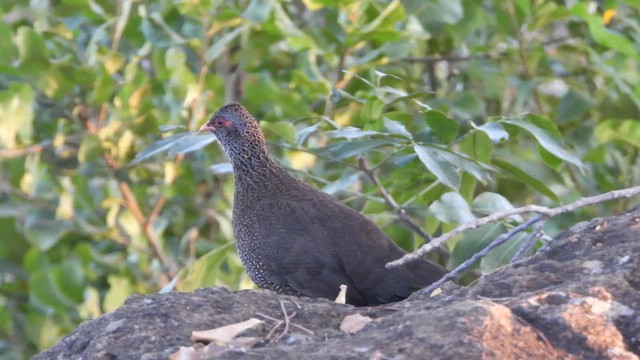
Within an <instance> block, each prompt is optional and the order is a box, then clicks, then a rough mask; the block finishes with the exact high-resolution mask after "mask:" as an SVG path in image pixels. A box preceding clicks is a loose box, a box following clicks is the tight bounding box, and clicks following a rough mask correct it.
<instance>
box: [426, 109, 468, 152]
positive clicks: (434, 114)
mask: <svg viewBox="0 0 640 360" xmlns="http://www.w3.org/2000/svg"><path fill="white" fill-rule="evenodd" d="M424 119H425V120H426V121H427V124H428V125H429V127H430V128H431V131H433V133H434V135H435V136H436V137H438V139H439V140H440V141H441V142H442V143H443V144H448V143H450V142H452V141H453V140H455V139H456V137H457V136H458V132H459V131H460V124H458V122H457V121H455V120H453V119H452V118H450V117H448V116H447V115H445V114H444V113H443V112H440V111H437V110H428V111H425V112H424Z"/></svg>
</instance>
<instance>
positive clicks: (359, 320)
mask: <svg viewBox="0 0 640 360" xmlns="http://www.w3.org/2000/svg"><path fill="white" fill-rule="evenodd" d="M371 321H373V319H372V318H370V317H368V316H362V315H360V314H353V315H347V316H345V317H344V319H343V320H342V323H341V324H340V330H342V331H344V332H348V333H349V334H353V333H355V332H358V331H360V330H362V328H363V327H364V326H365V325H367V324H368V323H370V322H371Z"/></svg>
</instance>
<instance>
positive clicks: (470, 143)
mask: <svg viewBox="0 0 640 360" xmlns="http://www.w3.org/2000/svg"><path fill="white" fill-rule="evenodd" d="M460 150H461V151H462V152H463V153H465V154H467V155H469V156H470V157H471V158H472V159H473V160H475V161H479V162H481V163H484V164H490V163H491V158H492V156H493V144H492V142H491V140H490V139H489V136H487V134H486V133H484V132H480V131H475V132H471V133H470V134H469V135H467V136H465V137H464V139H462V141H461V142H460Z"/></svg>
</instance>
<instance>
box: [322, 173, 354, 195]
mask: <svg viewBox="0 0 640 360" xmlns="http://www.w3.org/2000/svg"><path fill="white" fill-rule="evenodd" d="M359 177H360V174H358V173H356V174H350V175H349V174H346V173H343V175H342V176H341V177H340V178H339V179H338V180H336V181H334V182H332V183H330V184H328V185H326V186H325V187H323V188H322V191H324V192H326V193H327V194H335V193H337V192H339V191H342V190H345V189H346V188H348V187H349V186H351V185H352V184H353V183H355V182H356V181H358V178H359Z"/></svg>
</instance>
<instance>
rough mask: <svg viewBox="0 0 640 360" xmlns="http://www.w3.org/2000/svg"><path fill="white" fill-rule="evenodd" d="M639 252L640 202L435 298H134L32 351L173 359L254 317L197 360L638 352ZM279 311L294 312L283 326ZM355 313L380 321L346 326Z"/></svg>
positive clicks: (246, 294)
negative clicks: (205, 335)
mask: <svg viewBox="0 0 640 360" xmlns="http://www.w3.org/2000/svg"><path fill="white" fill-rule="evenodd" d="M639 254H640V209H636V210H635V211H632V212H629V213H627V214H623V215H620V216H616V217H611V218H606V219H595V220H593V221H591V222H590V223H589V224H587V225H582V226H576V227H574V228H573V229H570V230H568V231H566V232H565V233H563V234H561V235H560V236H559V237H558V238H557V239H556V240H554V241H553V242H552V244H551V245H550V246H549V247H548V248H547V249H544V250H543V251H541V252H539V253H538V254H536V255H535V256H533V257H531V258H529V259H526V260H524V261H522V262H520V263H518V264H514V265H510V266H507V267H505V268H502V269H500V270H498V271H496V272H494V273H492V274H489V275H487V276H485V277H483V278H481V279H480V280H479V281H477V282H476V283H475V284H473V285H471V286H468V287H467V288H456V287H454V286H450V287H445V289H444V292H443V294H441V295H438V296H436V297H433V298H428V297H426V296H414V297H412V298H410V299H409V300H407V301H403V302H400V303H396V304H390V305H386V306H379V307H372V308H354V307H352V306H349V305H340V304H335V303H332V302H330V301H327V300H322V299H308V298H292V297H288V296H279V295H276V294H274V293H272V292H269V291H239V292H229V291H227V290H226V289H223V288H210V289H202V290H198V291H195V292H193V293H171V294H157V295H146V296H139V295H137V296H132V297H130V298H129V299H128V300H127V302H126V304H125V305H124V306H122V307H121V308H120V309H118V310H116V311H114V312H112V313H109V314H105V315H104V316H102V317H100V318H98V319H95V320H92V321H87V322H85V323H83V324H82V325H80V326H79V327H78V329H77V330H76V331H75V332H74V333H73V334H71V335H69V336H68V337H66V338H64V339H63V340H62V341H61V342H60V343H59V344H57V345H56V346H54V347H53V348H51V349H49V350H47V351H45V352H43V353H41V354H39V355H36V356H35V357H34V359H36V360H41V359H81V358H82V359H167V358H168V357H169V355H170V354H172V353H175V352H176V351H177V350H178V349H179V347H180V346H185V347H191V346H194V345H195V344H196V343H195V342H194V341H191V340H190V335H191V332H192V331H194V330H205V329H212V328H217V327H220V326H224V325H229V324H234V323H239V322H242V321H245V320H248V319H250V318H258V319H262V320H264V321H265V322H264V323H263V324H261V325H258V326H257V327H253V328H251V329H249V330H246V331H245V332H244V333H243V334H242V336H243V338H242V339H243V341H244V340H246V341H247V343H248V344H249V345H246V343H245V345H244V346H243V345H242V344H241V343H240V342H235V341H231V342H222V343H221V342H218V343H215V344H214V345H212V346H211V347H215V348H214V349H213V348H211V347H210V348H208V351H209V350H210V351H209V352H208V354H209V355H207V356H202V357H197V352H196V355H192V357H191V359H197V358H203V359H204V358H213V357H216V358H226V359H235V358H243V359H300V358H305V359H417V358H425V357H427V358H431V359H522V358H527V359H638V356H637V355H638V354H639V353H640V316H639V314H640V256H639ZM282 307H284V309H285V311H286V313H287V314H288V315H289V316H291V315H292V314H293V313H295V315H294V316H293V317H292V318H291V320H290V323H289V326H288V330H287V332H286V333H285V332H284V331H283V330H284V327H285V325H284V324H283V323H281V324H280V325H278V322H276V321H277V320H282V319H284V313H283V310H282ZM355 313H359V314H362V315H364V316H368V317H370V318H372V319H373V321H371V322H369V323H368V324H367V325H366V326H365V327H364V328H363V329H362V330H360V331H357V332H354V333H347V332H345V331H342V330H340V324H341V323H342V321H343V319H344V318H345V316H347V315H350V314H355ZM269 317H270V318H273V319H275V320H270V319H269ZM306 330H309V331H311V332H312V334H310V333H309V332H308V331H306ZM278 337H279V338H280V339H279V341H277V342H275V341H274V339H275V338H278ZM269 339H271V341H270V340H269ZM201 347H202V346H201V345H200V348H201ZM234 347H235V348H234ZM242 349H244V351H243V350H242ZM199 351H201V352H204V350H202V349H200V350H199ZM192 352H193V351H192Z"/></svg>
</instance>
